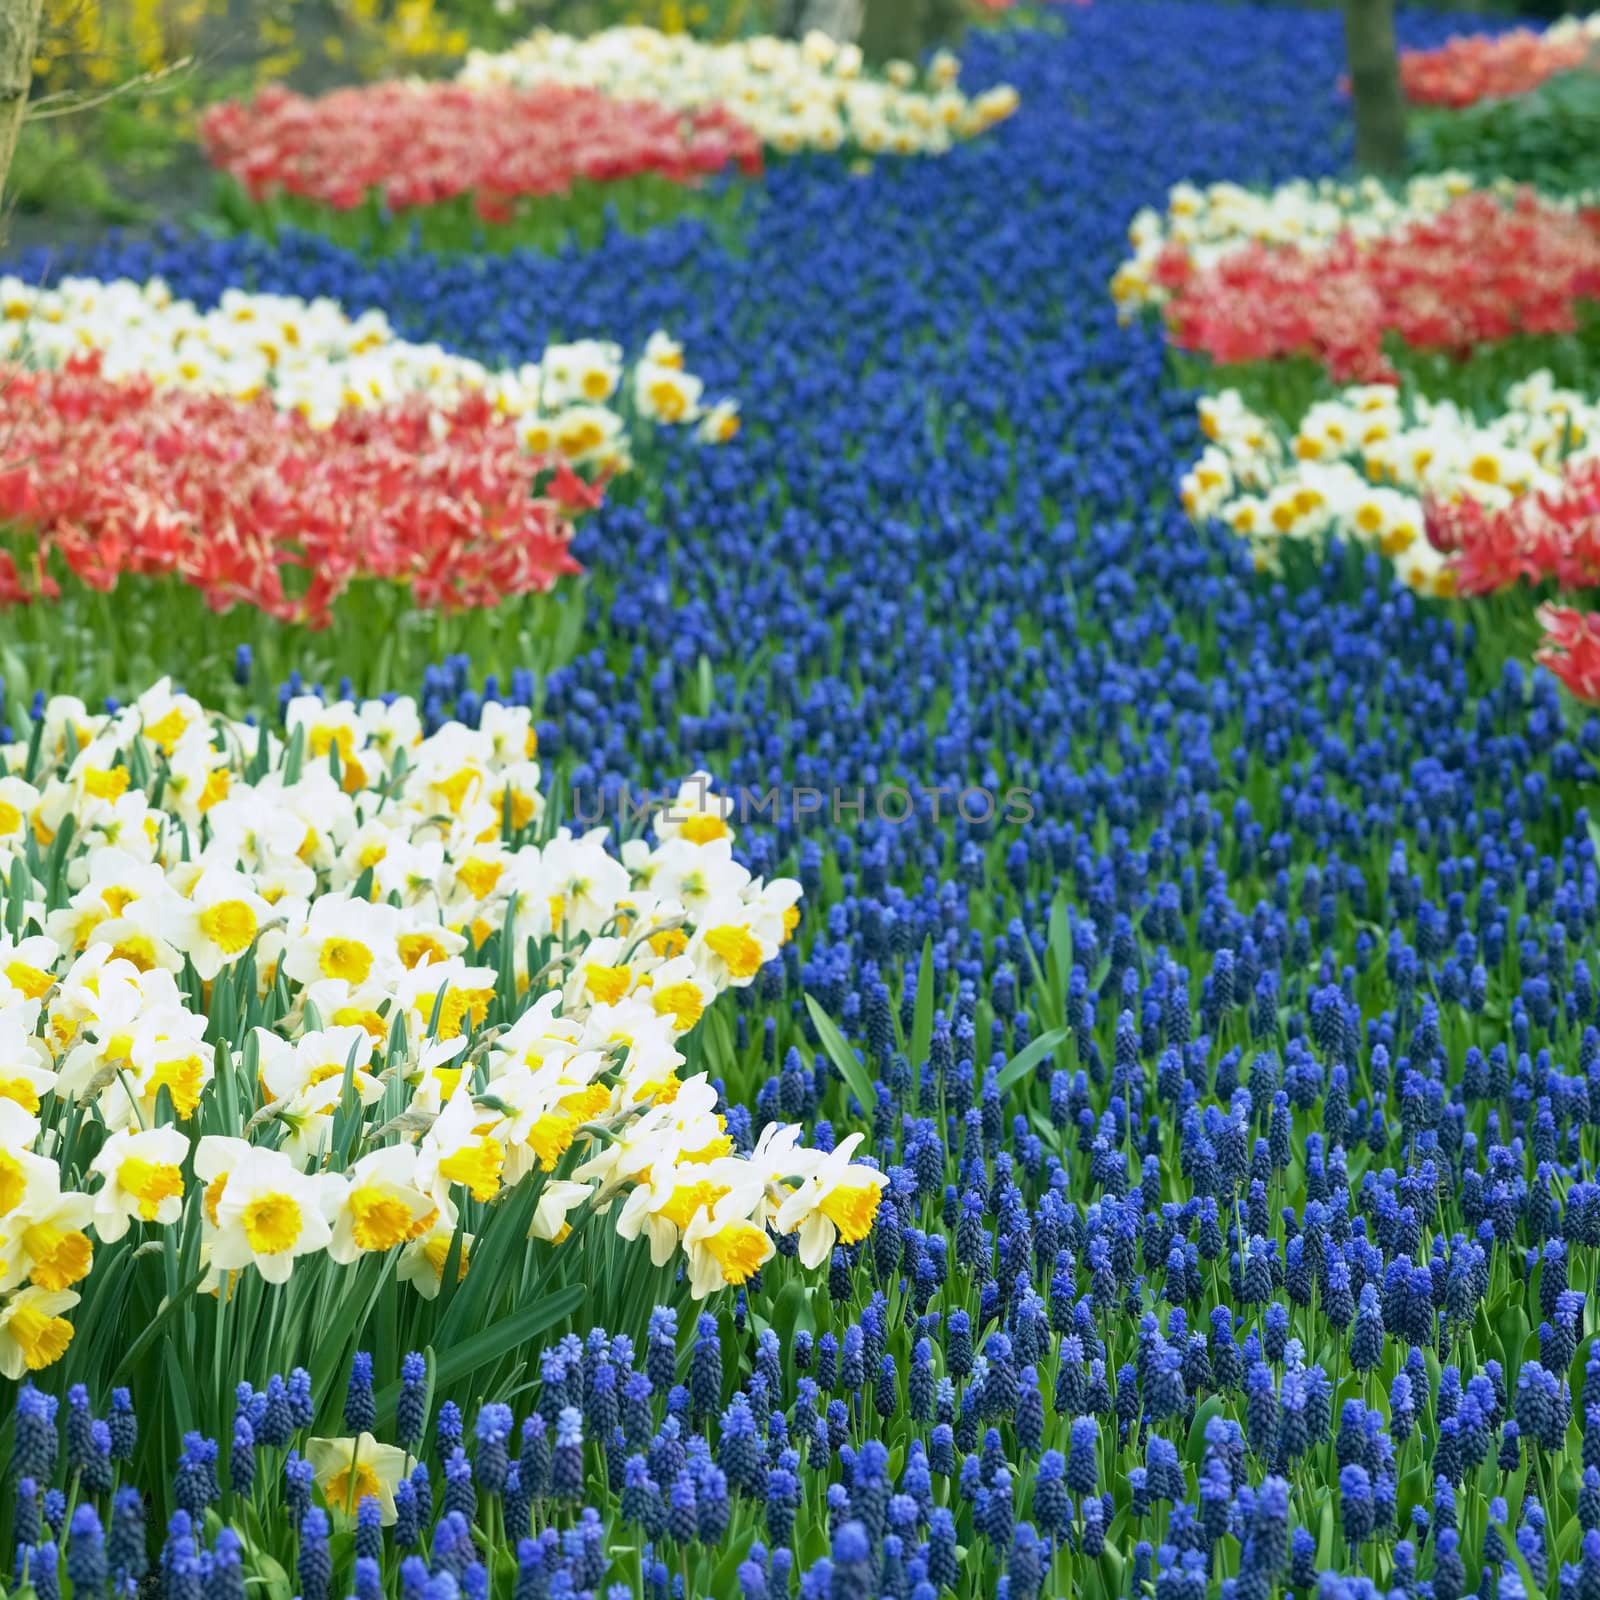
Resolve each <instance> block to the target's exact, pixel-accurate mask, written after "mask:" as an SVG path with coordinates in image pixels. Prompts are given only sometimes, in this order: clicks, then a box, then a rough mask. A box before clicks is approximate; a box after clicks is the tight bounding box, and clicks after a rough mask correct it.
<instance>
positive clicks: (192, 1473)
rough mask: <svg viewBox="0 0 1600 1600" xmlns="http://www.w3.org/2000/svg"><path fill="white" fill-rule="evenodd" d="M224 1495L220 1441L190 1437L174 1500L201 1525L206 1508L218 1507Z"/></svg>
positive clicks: (180, 1462) (176, 1479) (182, 1456)
mask: <svg viewBox="0 0 1600 1600" xmlns="http://www.w3.org/2000/svg"><path fill="white" fill-rule="evenodd" d="M221 1494H222V1489H221V1486H220V1485H219V1484H218V1482H217V1442H216V1440H215V1439H207V1438H205V1437H203V1436H202V1435H201V1434H198V1433H186V1434H185V1435H184V1436H183V1450H182V1453H181V1454H180V1455H179V1456H178V1470H177V1472H176V1474H175V1475H174V1478H173V1485H172V1498H173V1499H174V1500H175V1501H176V1502H177V1504H178V1505H179V1506H180V1507H181V1508H182V1509H183V1510H184V1511H187V1512H188V1513H189V1515H190V1516H191V1517H193V1518H195V1519H196V1520H197V1521H198V1520H200V1519H201V1518H203V1517H204V1516H205V1512H206V1507H207V1506H209V1505H213V1504H215V1503H216V1501H217V1500H218V1499H219V1498H220V1497H221Z"/></svg>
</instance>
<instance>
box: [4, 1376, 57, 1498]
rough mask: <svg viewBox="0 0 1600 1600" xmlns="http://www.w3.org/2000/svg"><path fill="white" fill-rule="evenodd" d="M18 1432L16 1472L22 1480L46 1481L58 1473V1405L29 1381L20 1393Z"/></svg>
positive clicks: (13, 1461)
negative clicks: (56, 1469) (56, 1465)
mask: <svg viewBox="0 0 1600 1600" xmlns="http://www.w3.org/2000/svg"><path fill="white" fill-rule="evenodd" d="M15 1433H16V1440H15V1444H14V1445H13V1447H12V1470H13V1471H15V1472H16V1473H18V1474H19V1475H20V1476H22V1477H25V1478H33V1479H34V1480H35V1481H36V1482H39V1483H43V1482H45V1481H46V1480H47V1479H48V1478H49V1477H50V1475H51V1473H52V1472H53V1471H54V1470H55V1462H56V1450H57V1448H58V1446H57V1439H56V1402H55V1400H54V1399H52V1398H50V1397H48V1396H46V1395H42V1394H40V1392H39V1391H38V1390H37V1389H35V1388H34V1386H33V1384H32V1382H31V1381H30V1380H28V1379H26V1378H25V1379H23V1382H22V1387H21V1388H20V1389H18V1390H17V1405H16V1429H15Z"/></svg>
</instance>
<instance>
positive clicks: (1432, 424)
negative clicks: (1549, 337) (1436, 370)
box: [1182, 371, 1600, 595]
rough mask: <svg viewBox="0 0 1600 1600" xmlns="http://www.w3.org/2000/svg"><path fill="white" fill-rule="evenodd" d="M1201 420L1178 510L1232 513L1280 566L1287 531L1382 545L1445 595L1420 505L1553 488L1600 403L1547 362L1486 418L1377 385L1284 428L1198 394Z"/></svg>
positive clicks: (1292, 536) (1585, 443)
mask: <svg viewBox="0 0 1600 1600" xmlns="http://www.w3.org/2000/svg"><path fill="white" fill-rule="evenodd" d="M1200 425H1201V428H1202V430H1203V431H1204V433H1205V435H1206V437H1207V439H1209V440H1210V441H1211V442H1210V443H1209V444H1208V445H1207V446H1206V448H1205V450H1204V451H1203V452H1202V453H1201V456H1200V459H1199V460H1198V461H1197V462H1195V464H1194V465H1193V466H1192V467H1191V468H1190V469H1189V471H1188V472H1187V473H1185V474H1184V477H1183V484H1182V493H1183V504H1184V508H1185V510H1187V511H1188V513H1189V515H1190V516H1192V517H1194V518H1196V519H1210V518H1213V517H1215V518H1219V519H1220V520H1222V521H1223V522H1225V523H1227V524H1228V526H1229V527H1231V528H1232V529H1233V531H1234V532H1235V533H1237V534H1238V535H1239V536H1240V537H1241V538H1244V539H1247V540H1248V541H1249V542H1250V545H1251V548H1252V550H1253V552H1254V555H1255V560H1256V564H1257V566H1258V567H1261V568H1262V569H1264V570H1270V569H1275V568H1276V566H1277V564H1278V560H1279V554H1280V547H1281V545H1282V543H1283V542H1284V541H1285V540H1290V541H1311V542H1316V543H1320V542H1321V541H1323V540H1324V539H1326V538H1327V537H1329V536H1330V535H1332V536H1336V537H1339V538H1343V539H1350V540H1355V541H1357V542H1360V543H1363V544H1368V545H1372V546H1374V547H1376V548H1377V549H1379V550H1381V551H1382V552H1383V554H1384V555H1386V556H1389V557H1391V558H1392V559H1393V561H1394V563H1395V568H1396V570H1397V572H1398V573H1399V575H1400V577H1401V579H1402V580H1403V581H1404V582H1406V583H1407V584H1409V585H1410V586H1411V587H1412V588H1414V589H1416V590H1418V591H1419V592H1421V593H1424V594H1435V595H1438V594H1448V593H1450V592H1452V588H1453V574H1452V571H1451V568H1450V566H1449V563H1448V560H1447V558H1446V557H1445V556H1444V555H1442V554H1441V553H1440V552H1439V551H1437V550H1435V549H1434V548H1433V546H1432V545H1431V544H1429V542H1428V540H1427V538H1426V536H1425V530H1424V506H1425V504H1426V503H1427V502H1439V503H1442V504H1449V503H1452V502H1455V501H1460V500H1471V501H1474V502H1476V503H1477V504H1479V505H1481V506H1483V507H1485V508H1486V509H1490V510H1497V509H1501V508H1503V507H1505V506H1507V505H1509V504H1510V503H1511V502H1512V501H1513V500H1514V499H1516V498H1517V497H1518V496H1520V495H1523V494H1527V493H1530V492H1537V491H1546V490H1553V489H1555V488H1557V487H1558V486H1559V485H1560V483H1561V481H1562V479H1561V474H1562V469H1563V466H1564V465H1566V464H1567V463H1569V462H1571V461H1574V460H1582V459H1586V458H1588V457H1591V456H1593V455H1594V454H1595V453H1596V449H1597V443H1600V404H1597V403H1596V402H1594V401H1592V400H1589V399H1588V398H1586V397H1585V396H1583V395H1581V394H1579V393H1577V392H1575V391H1574V390H1571V389H1564V388H1561V387H1559V386H1558V385H1557V384H1556V383H1555V381H1554V379H1553V378H1552V377H1551V376H1550V374H1549V373H1548V372H1542V371H1541V372H1536V373H1534V374H1533V375H1532V376H1531V377H1528V378H1526V379H1524V380H1523V381H1521V382H1519V383H1515V384H1513V385H1512V386H1511V387H1510V388H1509V389H1508V390H1507V391H1506V410H1505V411H1504V412H1503V413H1501V414H1500V415H1499V416H1496V417H1492V418H1489V419H1487V420H1480V419H1478V418H1475V417H1473V416H1472V415H1470V414H1469V413H1467V412H1464V411H1463V410H1462V409H1461V408H1460V407H1459V406H1457V405H1455V404H1453V403H1451V402H1448V401H1446V402H1433V401H1430V400H1427V399H1426V398H1424V397H1422V396H1420V395H1407V394H1403V393H1402V392H1401V391H1400V390H1398V389H1396V388H1395V387H1394V386H1392V385H1389V384H1369V385H1362V386H1357V387H1354V388H1349V389H1345V390H1343V391H1342V392H1341V393H1340V394H1339V395H1338V397H1337V398H1336V399H1333V400H1323V401H1318V402H1317V403H1316V404H1314V405H1313V406H1312V407H1311V408H1310V410H1308V411H1307V412H1306V414H1305V416H1304V417H1302V418H1301V419H1300V424H1299V426H1298V428H1297V429H1296V430H1295V431H1294V433H1293V434H1292V435H1290V436H1285V434H1284V433H1283V432H1282V431H1281V430H1280V429H1279V428H1278V427H1277V426H1276V425H1275V424H1273V423H1271V422H1269V421H1267V420H1266V419H1265V418H1263V417H1261V416H1258V415H1257V414H1256V413H1255V412H1253V411H1251V410H1250V409H1249V408H1248V407H1247V406H1245V404H1244V403H1243V401H1242V400H1241V399H1240V397H1239V393H1238V391H1237V390H1234V389H1228V390H1225V391H1223V392H1222V393H1221V394H1218V395H1214V396H1209V397H1207V398H1205V399H1203V400H1201V402H1200Z"/></svg>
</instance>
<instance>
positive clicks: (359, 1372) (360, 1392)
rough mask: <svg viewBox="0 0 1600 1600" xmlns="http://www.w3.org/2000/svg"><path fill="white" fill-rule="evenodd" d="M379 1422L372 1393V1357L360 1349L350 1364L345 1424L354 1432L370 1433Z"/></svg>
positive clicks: (347, 1429) (345, 1403)
mask: <svg viewBox="0 0 1600 1600" xmlns="http://www.w3.org/2000/svg"><path fill="white" fill-rule="evenodd" d="M377 1423H378V1408H377V1405H376V1403H375V1402H374V1399H373V1394H372V1357H371V1356H370V1355H368V1354H367V1352H366V1351H365V1350H358V1351H356V1354H355V1359H354V1360H353V1361H352V1362H351V1364H350V1382H349V1385H348V1387H347V1388H346V1389H345V1396H344V1425H345V1429H346V1431H347V1432H349V1433H352V1434H360V1433H370V1432H371V1431H372V1430H373V1428H375V1427H376V1426H377Z"/></svg>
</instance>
